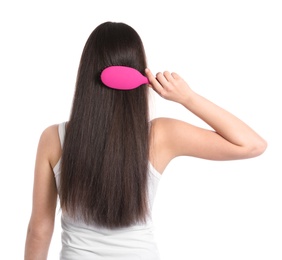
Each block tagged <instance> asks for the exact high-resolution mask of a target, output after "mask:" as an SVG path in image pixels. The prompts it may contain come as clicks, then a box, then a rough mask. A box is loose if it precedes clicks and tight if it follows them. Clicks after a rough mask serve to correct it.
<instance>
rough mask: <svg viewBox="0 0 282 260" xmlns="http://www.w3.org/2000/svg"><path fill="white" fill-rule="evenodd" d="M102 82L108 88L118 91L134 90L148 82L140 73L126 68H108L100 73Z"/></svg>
mask: <svg viewBox="0 0 282 260" xmlns="http://www.w3.org/2000/svg"><path fill="white" fill-rule="evenodd" d="M101 80H102V82H103V83H104V84H105V85H106V86H107V87H109V88H113V89H119V90H130V89H135V88H137V87H139V86H141V85H143V84H149V80H148V79H147V78H146V77H145V76H143V75H142V74H141V73H140V71H138V70H136V69H134V68H131V67H126V66H110V67H107V68H105V69H104V70H103V71H102V73H101Z"/></svg>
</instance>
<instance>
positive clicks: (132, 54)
mask: <svg viewBox="0 0 282 260" xmlns="http://www.w3.org/2000/svg"><path fill="white" fill-rule="evenodd" d="M114 65H120V66H129V67H132V68H135V69H137V70H138V71H140V72H141V73H142V74H143V75H144V71H145V68H146V56H145V51H144V46H143V43H142V41H141V38H140V36H139V35H138V34H137V32H136V31H135V30H134V29H133V28H132V27H130V26H128V25H127V24H124V23H115V22H105V23H102V24H100V25H99V26H98V27H96V28H95V29H94V31H93V32H92V33H91V34H90V36H89V38H88V40H87V41H86V44H85V46H84V49H83V52H82V55H81V60H80V64H79V68H78V73H77V80H76V87H75V93H74V98H73V104H72V109H71V113H70V118H69V121H68V122H67V127H66V135H65V140H64V145H63V151H62V159H61V160H62V161H61V175H60V187H59V197H60V204H61V208H62V210H63V211H65V212H66V213H67V214H68V215H69V216H71V217H73V218H74V219H79V220H83V221H84V222H85V223H87V224H98V225H100V226H102V227H107V228H119V227H127V226H130V225H133V224H136V223H144V222H146V219H147V214H148V188H147V187H148V185H147V182H148V159H149V158H148V157H149V156H148V154H149V148H148V147H149V143H148V142H149V141H148V139H149V137H148V134H149V133H148V132H149V113H148V86H147V85H146V84H144V85H142V86H140V87H138V88H136V89H133V90H129V91H123V90H115V89H110V88H108V87H106V86H105V85H104V84H103V83H102V82H101V80H100V74H101V71H102V70H103V69H104V68H106V67H108V66H114Z"/></svg>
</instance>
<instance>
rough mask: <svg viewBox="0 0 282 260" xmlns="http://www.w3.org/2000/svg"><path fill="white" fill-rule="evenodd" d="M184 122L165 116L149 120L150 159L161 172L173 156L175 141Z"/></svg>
mask: <svg viewBox="0 0 282 260" xmlns="http://www.w3.org/2000/svg"><path fill="white" fill-rule="evenodd" d="M183 124H185V123H184V122H182V121H180V120H178V119H173V118H167V117H160V118H155V119H153V120H152V121H151V131H150V161H151V163H152V164H153V166H154V167H155V168H156V170H157V171H158V172H160V173H162V172H163V171H164V170H165V168H166V166H167V165H168V163H169V162H170V161H171V160H172V159H173V158H174V157H175V149H174V145H175V141H177V140H178V135H179V131H183V130H181V129H182V128H183Z"/></svg>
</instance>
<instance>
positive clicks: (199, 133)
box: [25, 69, 267, 260]
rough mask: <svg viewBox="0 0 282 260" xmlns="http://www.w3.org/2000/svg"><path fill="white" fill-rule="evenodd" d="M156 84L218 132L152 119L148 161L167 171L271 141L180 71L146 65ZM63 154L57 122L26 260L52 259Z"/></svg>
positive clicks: (44, 155)
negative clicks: (186, 160)
mask: <svg viewBox="0 0 282 260" xmlns="http://www.w3.org/2000/svg"><path fill="white" fill-rule="evenodd" d="M145 72H146V75H147V77H148V79H149V81H150V85H149V87H151V88H153V89H154V90H155V91H156V92H157V93H158V94H159V95H160V96H161V97H163V98H164V99H167V100H171V101H174V102H177V103H179V104H181V105H183V106H184V107H185V108H186V109H187V110H189V111H190V112H192V113H193V114H195V115H196V116H198V117H199V118H201V119H202V120H203V121H205V122H206V123H207V124H208V125H210V126H211V127H212V129H213V130H214V131H211V130H207V129H203V128H199V127H197V126H194V125H191V124H189V123H186V122H183V121H180V120H176V119H171V118H157V119H154V120H152V124H151V131H150V153H149V160H150V162H151V163H152V164H153V166H154V167H155V169H156V170H157V171H158V172H160V173H162V172H163V171H164V170H165V168H166V166H167V165H168V164H169V162H170V161H171V160H172V159H173V158H175V157H178V156H193V157H198V158H203V159H209V160H238V159H247V158H252V157H256V156H259V155H260V154H262V153H263V152H264V150H265V149H266V147H267V143H266V141H265V140H264V139H262V138H261V137H260V136H259V135H258V134H257V133H256V132H255V131H254V130H253V129H251V128H250V127H249V126H248V125H246V124H245V123H244V122H242V121H241V120H240V119H238V118H237V117H235V116H234V115H232V114H231V113H229V112H227V111H226V110H224V109H222V108H221V107H219V106H217V105H215V104H214V103H212V102H210V101H209V100H207V99H205V98H204V97H202V96H200V95H198V94H197V93H195V92H194V91H193V90H192V89H191V88H190V87H189V85H188V84H187V83H186V82H185V81H184V80H183V79H182V78H181V77H180V76H179V75H178V74H177V73H170V72H168V71H165V72H164V73H157V75H156V76H155V75H153V74H152V73H151V71H150V70H149V69H146V71H145ZM60 156H61V145H60V140H59V136H58V125H52V126H50V127H48V128H47V129H45V130H44V132H43V133H42V135H41V137H40V140H39V144H38V151H37V156H36V162H35V173H34V190H33V206H32V213H31V218H30V222H29V225H28V231H27V237H26V246H25V260H45V259H47V255H48V249H49V246H50V242H51V238H52V234H53V230H54V219H55V211H56V205H57V190H56V183H55V178H54V173H53V167H54V166H55V165H56V163H57V162H58V160H59V158H60Z"/></svg>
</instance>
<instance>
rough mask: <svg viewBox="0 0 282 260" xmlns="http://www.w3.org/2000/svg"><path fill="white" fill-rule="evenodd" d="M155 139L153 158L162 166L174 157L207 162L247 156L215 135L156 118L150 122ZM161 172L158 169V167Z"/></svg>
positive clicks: (192, 126)
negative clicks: (185, 157)
mask: <svg viewBox="0 0 282 260" xmlns="http://www.w3.org/2000/svg"><path fill="white" fill-rule="evenodd" d="M152 126H153V129H154V131H153V138H154V139H155V142H154V143H155V149H156V150H155V152H154V158H157V160H156V161H157V164H160V165H161V164H162V161H164V165H165V166H166V164H168V163H169V161H170V160H172V159H173V158H175V157H177V156H193V157H197V158H202V159H208V160H235V159H242V158H247V156H248V154H247V152H246V151H244V149H243V148H242V147H240V146H238V145H235V144H232V143H230V142H229V141H227V140H226V139H224V138H223V137H222V136H220V135H219V134H218V133H216V132H215V131H212V130H209V129H203V128H200V127H197V126H194V125H191V124H189V123H187V122H184V121H181V120H177V119H171V118H157V119H155V120H153V122H152ZM160 168H162V167H160Z"/></svg>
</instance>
